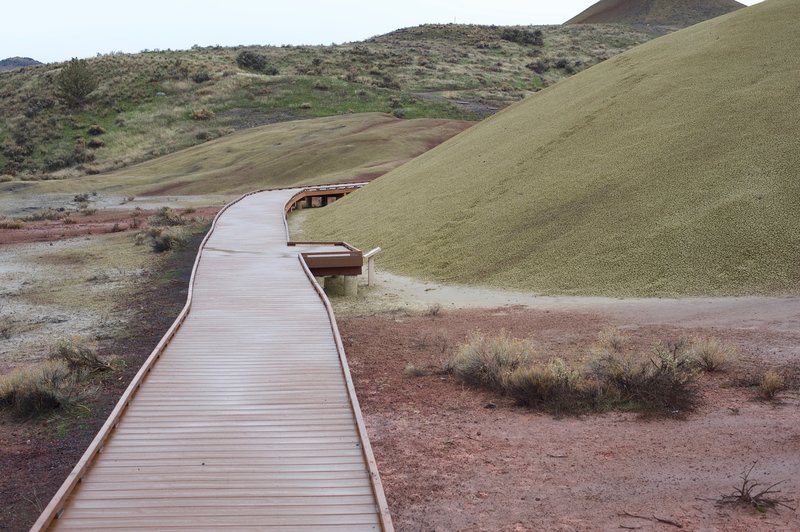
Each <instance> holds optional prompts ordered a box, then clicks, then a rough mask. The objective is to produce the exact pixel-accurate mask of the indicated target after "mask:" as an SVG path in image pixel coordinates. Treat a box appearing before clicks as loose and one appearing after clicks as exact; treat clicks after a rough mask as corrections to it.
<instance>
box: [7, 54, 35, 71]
mask: <svg viewBox="0 0 800 532" xmlns="http://www.w3.org/2000/svg"><path fill="white" fill-rule="evenodd" d="M41 64H43V63H41V62H40V61H37V60H36V59H31V58H30V57H7V58H6V59H0V72H5V71H8V70H16V69H18V68H24V67H28V66H36V65H41Z"/></svg>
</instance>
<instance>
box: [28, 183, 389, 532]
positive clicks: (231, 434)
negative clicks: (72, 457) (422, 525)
mask: <svg viewBox="0 0 800 532" xmlns="http://www.w3.org/2000/svg"><path fill="white" fill-rule="evenodd" d="M301 191H302V189H285V190H273V191H266V192H260V193H255V194H251V195H247V196H244V197H243V198H241V199H239V200H238V201H236V202H234V203H232V204H230V205H228V206H227V207H226V208H225V209H224V210H223V211H222V212H220V214H219V215H218V216H217V218H216V219H215V221H214V224H213V226H212V229H211V231H210V232H209V234H208V235H207V236H206V239H205V240H204V241H203V244H202V245H201V249H200V252H199V253H198V257H197V260H196V262H195V269H194V272H193V274H192V280H191V283H190V289H189V298H188V302H187V305H186V307H185V308H184V310H183V311H182V312H181V315H180V316H179V318H178V320H176V322H175V324H174V325H173V326H172V327H171V328H170V330H169V331H168V333H167V335H165V337H164V339H162V341H161V342H160V343H159V345H158V346H157V347H156V349H155V351H154V352H153V354H152V355H151V356H150V358H148V360H147V362H146V363H145V364H144V366H143V367H142V369H141V370H140V372H139V373H138V374H137V376H136V377H135V378H134V381H133V382H132V383H131V385H130V387H129V388H128V390H127V391H126V392H125V394H124V395H123V397H122V398H121V399H120V402H119V404H118V405H117V407H116V408H115V409H114V411H113V412H112V414H111V416H110V417H109V419H108V421H107V422H106V424H105V425H104V426H103V428H102V429H101V431H100V433H99V434H98V435H97V437H96V438H95V440H94V441H93V442H92V444H91V445H90V447H89V449H88V450H87V451H86V453H85V454H84V456H83V457H82V458H81V460H80V461H79V463H78V464H77V465H76V467H75V469H74V470H73V471H72V473H71V474H70V475H69V477H68V478H67V480H66V481H65V482H64V484H63V485H62V487H61V489H60V490H59V491H58V493H56V495H55V497H54V498H53V500H52V501H51V502H50V504H49V505H48V507H47V508H46V509H45V511H44V512H43V513H42V515H41V517H40V518H39V520H38V521H37V522H36V524H35V525H34V526H33V530H44V529H50V528H52V529H65V530H66V529H80V530H88V529H104V530H109V529H137V530H141V529H167V528H169V529H192V530H200V529H220V528H227V527H230V528H236V529H242V530H244V529H280V530H301V529H307V530H348V531H349V530H352V531H357V530H391V529H392V524H391V518H390V517H389V512H388V507H387V505H386V500H385V497H384V494H383V489H382V487H381V483H380V478H379V475H378V471H377V467H376V465H375V460H374V457H373V455H372V450H371V448H370V445H369V440H368V438H367V434H366V430H365V428H364V423H363V419H362V417H361V412H360V409H359V405H358V399H357V398H356V396H355V392H354V390H353V385H352V380H351V379H350V373H349V369H348V367H347V361H346V359H345V355H344V349H343V347H342V344H341V338H340V337H339V333H338V329H337V328H336V322H335V318H334V316H333V313H332V311H331V308H330V304H329V302H328V301H327V298H326V297H325V295H324V293H323V292H322V291H321V289H320V288H319V286H318V285H317V284H316V283H315V282H314V279H313V277H312V276H311V272H310V271H309V269H308V268H307V266H306V265H305V263H304V262H303V259H302V257H301V255H300V253H301V252H303V251H308V250H311V249H313V248H309V247H308V246H295V247H289V246H287V230H286V225H285V219H284V209H285V206H286V204H287V202H289V201H290V200H291V199H292V198H294V197H296V196H297V194H298V192H301Z"/></svg>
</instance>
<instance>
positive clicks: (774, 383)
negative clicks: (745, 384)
mask: <svg viewBox="0 0 800 532" xmlns="http://www.w3.org/2000/svg"><path fill="white" fill-rule="evenodd" d="M785 389H786V380H785V379H784V378H783V376H782V375H780V374H779V373H776V372H774V371H768V372H766V373H765V374H764V376H763V377H762V378H761V382H760V383H759V385H758V394H759V395H760V396H761V398H762V399H766V400H767V401H774V400H775V399H776V398H777V396H778V394H779V393H780V392H782V391H783V390H785Z"/></svg>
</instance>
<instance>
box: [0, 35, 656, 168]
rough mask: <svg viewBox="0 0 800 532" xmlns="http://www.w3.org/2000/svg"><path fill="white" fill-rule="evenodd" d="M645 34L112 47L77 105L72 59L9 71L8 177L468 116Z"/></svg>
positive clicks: (5, 89)
mask: <svg viewBox="0 0 800 532" xmlns="http://www.w3.org/2000/svg"><path fill="white" fill-rule="evenodd" d="M537 31H540V32H541V33H537ZM650 38H652V34H651V33H648V32H646V31H641V30H636V29H631V28H625V27H617V26H582V27H560V26H547V27H515V28H503V27H484V26H464V25H436V26H422V27H419V28H413V29H409V30H401V31H398V32H395V33H392V34H389V35H384V36H381V37H376V38H374V39H370V40H369V41H367V42H362V43H352V44H345V45H338V46H286V47H238V48H221V47H211V48H195V49H192V50H188V51H179V52H176V51H150V52H145V53H140V54H114V55H105V56H101V57H96V58H93V59H89V60H87V61H86V64H85V67H86V69H87V70H88V71H89V73H90V75H91V77H92V78H93V79H94V80H95V81H96V83H97V87H96V88H95V89H94V90H92V91H91V92H90V93H89V95H88V97H87V98H86V99H85V103H84V104H83V105H73V107H69V106H68V105H67V103H66V102H67V99H66V98H64V97H63V95H62V94H60V93H59V90H58V82H59V79H61V76H62V73H63V71H64V70H65V69H66V67H67V66H68V64H67V63H62V64H48V65H42V66H37V67H29V68H25V69H21V70H15V71H12V72H4V73H0V116H2V117H3V120H2V121H0V176H3V175H14V176H19V177H22V178H30V177H41V176H46V177H51V178H52V177H55V178H63V177H71V176H75V175H81V174H87V173H88V174H94V173H98V172H108V171H112V170H116V169H119V168H122V167H125V166H128V165H130V164H132V163H136V162H141V161H145V160H149V159H152V158H154V157H157V156H160V155H164V154H166V153H172V152H174V151H177V150H179V149H182V148H185V147H188V146H193V145H197V144H200V143H203V142H206V141H208V140H210V139H214V138H218V137H221V136H226V135H229V134H230V133H232V132H233V131H236V130H240V129H243V128H247V127H252V126H256V125H263V124H268V123H274V122H283V121H288V120H294V119H302V118H315V117H324V116H334V115H338V114H343V113H359V112H383V113H393V114H395V115H396V116H398V117H404V118H452V119H473V120H474V119H477V118H480V117H482V116H485V115H486V114H487V113H491V112H493V111H494V110H496V109H497V108H501V107H504V106H506V105H508V104H509V103H512V102H516V101H518V100H519V99H521V98H523V97H524V96H526V95H528V94H531V93H533V92H535V91H537V90H540V89H541V88H543V87H544V86H547V85H550V84H552V83H555V82H556V81H558V80H560V79H563V78H564V77H568V76H569V75H571V74H573V73H575V72H577V71H580V70H582V69H584V68H585V67H587V66H589V65H592V64H595V63H597V62H599V61H602V60H604V59H607V58H608V57H611V56H613V55H615V54H617V53H619V52H621V51H624V50H626V49H628V48H630V47H632V46H635V45H637V44H639V43H641V42H644V41H647V40H649V39H650ZM92 126H99V127H92ZM6 179H7V178H6Z"/></svg>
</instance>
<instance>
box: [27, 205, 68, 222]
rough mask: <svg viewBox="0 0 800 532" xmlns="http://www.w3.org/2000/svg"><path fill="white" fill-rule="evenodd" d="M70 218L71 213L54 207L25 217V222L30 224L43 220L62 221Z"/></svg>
mask: <svg viewBox="0 0 800 532" xmlns="http://www.w3.org/2000/svg"><path fill="white" fill-rule="evenodd" d="M67 216H69V213H68V212H67V211H66V210H65V209H63V208H62V209H53V208H52V207H47V208H46V209H42V210H41V211H38V212H35V213H33V214H29V215H28V216H26V217H25V221H28V222H38V221H41V220H50V221H53V220H61V219H63V218H66V217H67Z"/></svg>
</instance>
